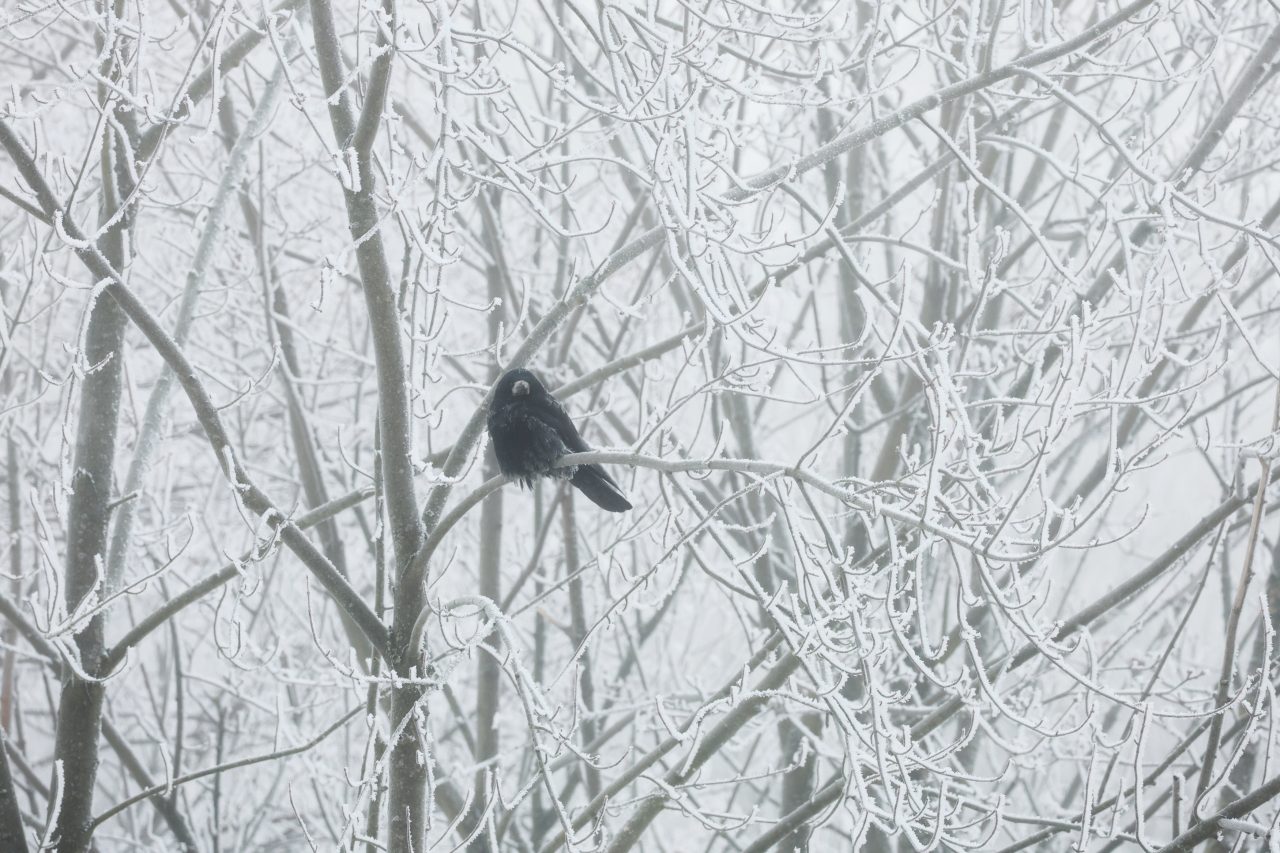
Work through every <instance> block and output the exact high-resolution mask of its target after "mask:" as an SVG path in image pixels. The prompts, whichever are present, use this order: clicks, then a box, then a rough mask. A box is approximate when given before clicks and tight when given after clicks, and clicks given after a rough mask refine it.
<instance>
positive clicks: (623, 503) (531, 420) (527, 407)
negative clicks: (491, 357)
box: [489, 368, 631, 512]
mask: <svg viewBox="0 0 1280 853" xmlns="http://www.w3.org/2000/svg"><path fill="white" fill-rule="evenodd" d="M489 437H490V438H492V439H493V451H494V453H495V454H496V455H497V457H498V467H499V468H500V469H501V470H502V473H503V474H506V475H507V476H508V477H514V478H516V479H518V480H519V481H520V482H521V483H523V484H524V485H526V486H531V485H533V481H534V479H536V478H537V477H555V478H558V479H561V480H569V482H571V483H573V484H574V485H575V486H577V487H578V491H580V492H582V493H583V494H584V495H586V496H587V497H589V498H591V500H592V502H594V503H595V505H596V506H598V507H601V508H602V509H607V510H608V511H609V512H626V511H627V510H629V509H631V502H630V501H628V500H627V496H626V495H624V494H623V493H622V489H620V488H619V487H618V484H617V483H615V482H614V481H613V478H612V477H610V476H609V475H608V474H606V473H605V472H604V469H603V468H601V467H600V466H599V465H571V466H567V467H564V468H553V467H552V465H554V464H555V462H556V461H557V460H558V459H559V458H560V457H561V456H564V455H565V454H567V453H582V452H585V451H587V450H590V449H591V448H590V447H588V446H587V443H586V442H585V441H583V440H582V436H580V435H578V428H577V427H575V426H574V425H573V421H572V420H571V419H570V418H569V414H568V412H566V411H565V410H564V407H563V406H561V405H560V403H559V402H558V401H557V400H556V398H555V397H552V396H551V394H550V392H548V391H547V389H546V387H545V386H543V384H542V383H541V382H539V381H538V377H536V376H534V375H533V374H532V373H531V372H529V371H528V370H524V369H522V368H517V369H515V370H508V371H507V372H506V373H504V374H503V375H502V378H501V379H499V380H498V387H497V389H496V390H495V391H494V392H493V402H492V403H490V404H489Z"/></svg>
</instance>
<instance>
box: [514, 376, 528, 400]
mask: <svg viewBox="0 0 1280 853" xmlns="http://www.w3.org/2000/svg"><path fill="white" fill-rule="evenodd" d="M511 393H512V394H514V395H516V396H517V397H523V396H524V395H525V394H528V393H529V383H528V382H525V381H524V380H523V379H521V380H520V381H519V382H517V383H516V384H515V385H512V386H511Z"/></svg>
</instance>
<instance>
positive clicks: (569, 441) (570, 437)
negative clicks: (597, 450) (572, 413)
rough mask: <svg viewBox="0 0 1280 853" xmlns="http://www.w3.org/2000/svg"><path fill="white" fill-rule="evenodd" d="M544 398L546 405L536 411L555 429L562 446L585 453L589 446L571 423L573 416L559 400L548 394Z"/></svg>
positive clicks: (575, 451)
mask: <svg viewBox="0 0 1280 853" xmlns="http://www.w3.org/2000/svg"><path fill="white" fill-rule="evenodd" d="M546 400H547V405H545V406H540V407H539V409H538V413H539V414H540V415H542V417H543V419H544V420H545V421H546V422H547V423H549V424H550V425H551V426H552V427H553V428H554V429H555V431H556V433H557V434H558V435H559V436H560V440H561V441H563V442H564V446H565V447H567V448H569V450H570V451H572V452H574V453H585V452H587V451H588V450H590V449H591V447H590V446H589V445H588V444H587V443H586V442H585V441H583V440H582V436H581V435H579V434H578V428H577V427H576V426H574V425H573V418H571V417H569V413H568V412H566V411H565V410H564V406H562V405H560V401H559V400H557V399H556V398H554V397H552V396H550V395H548V396H547V398H546Z"/></svg>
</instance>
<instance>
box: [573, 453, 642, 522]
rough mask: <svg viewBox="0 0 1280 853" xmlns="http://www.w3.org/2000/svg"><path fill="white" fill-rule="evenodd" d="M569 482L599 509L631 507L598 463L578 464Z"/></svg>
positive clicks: (619, 509) (624, 510)
mask: <svg viewBox="0 0 1280 853" xmlns="http://www.w3.org/2000/svg"><path fill="white" fill-rule="evenodd" d="M570 482H571V483H573V484H574V485H575V486H577V487H578V491H580V492H582V493H583V494H584V495H586V496H587V497H589V498H591V502H592V503H594V504H595V505H596V506H598V507H600V508H601V509H606V510H608V511H609V512H626V511H627V510H629V509H631V501H629V500H627V496H626V495H624V494H623V493H622V489H621V488H619V487H618V484H617V483H615V482H614V481H613V478H612V477H610V476H609V475H608V474H606V473H605V472H604V469H603V468H601V467H600V466H599V465H579V466H578V470H577V471H575V472H574V474H573V479H572V480H570Z"/></svg>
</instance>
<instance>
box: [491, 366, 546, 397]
mask: <svg viewBox="0 0 1280 853" xmlns="http://www.w3.org/2000/svg"><path fill="white" fill-rule="evenodd" d="M546 393H547V389H546V388H544V387H543V385H542V383H541V382H539V381H538V377H536V376H534V375H533V372H532V371H529V370H525V369H524V368H522V367H517V368H516V369H515V370H508V371H507V372H506V373H504V374H503V375H502V378H501V379H499V380H498V388H497V390H496V391H494V394H493V399H494V401H495V402H497V403H508V402H512V401H514V400H518V399H525V400H528V399H532V398H535V397H538V396H540V395H543V394H546Z"/></svg>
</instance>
